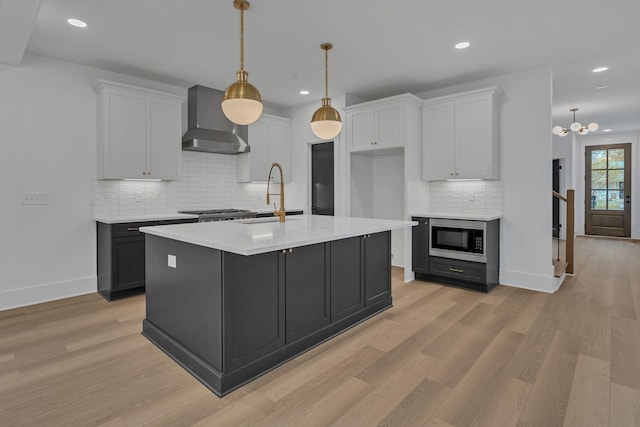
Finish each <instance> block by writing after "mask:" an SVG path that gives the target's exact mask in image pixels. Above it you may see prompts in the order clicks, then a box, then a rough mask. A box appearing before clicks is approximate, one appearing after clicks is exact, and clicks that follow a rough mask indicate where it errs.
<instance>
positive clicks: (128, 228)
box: [127, 227, 140, 231]
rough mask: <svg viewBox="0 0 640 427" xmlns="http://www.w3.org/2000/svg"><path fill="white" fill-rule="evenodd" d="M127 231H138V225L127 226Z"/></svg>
mask: <svg viewBox="0 0 640 427" xmlns="http://www.w3.org/2000/svg"><path fill="white" fill-rule="evenodd" d="M127 231H140V227H134V228H131V227H127Z"/></svg>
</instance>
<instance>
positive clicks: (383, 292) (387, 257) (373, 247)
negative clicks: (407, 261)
mask: <svg viewBox="0 0 640 427" xmlns="http://www.w3.org/2000/svg"><path fill="white" fill-rule="evenodd" d="M390 240H391V232H390V231H386V232H383V233H376V234H370V235H369V237H367V238H365V239H364V289H365V298H366V304H365V305H366V306H369V305H372V304H375V303H376V302H378V301H381V300H383V299H385V298H388V297H390V296H391V253H390Z"/></svg>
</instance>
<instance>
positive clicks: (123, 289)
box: [97, 219, 197, 301]
mask: <svg viewBox="0 0 640 427" xmlns="http://www.w3.org/2000/svg"><path fill="white" fill-rule="evenodd" d="M184 222H197V219H186V220H185V219H179V220H163V221H145V222H128V223H120V224H105V223H102V222H98V223H97V255H98V259H97V266H98V272H97V273H98V293H99V294H100V295H102V297H104V298H105V299H106V300H107V301H111V300H113V299H117V298H122V297H126V296H130V295H133V294H138V293H141V292H143V291H144V286H145V244H144V241H145V235H144V233H142V232H141V231H140V227H150V226H154V225H168V224H180V223H184Z"/></svg>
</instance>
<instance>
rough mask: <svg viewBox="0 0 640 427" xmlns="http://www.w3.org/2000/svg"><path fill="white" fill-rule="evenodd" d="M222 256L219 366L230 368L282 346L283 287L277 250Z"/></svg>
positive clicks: (225, 368) (226, 253)
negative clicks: (221, 363)
mask: <svg viewBox="0 0 640 427" xmlns="http://www.w3.org/2000/svg"><path fill="white" fill-rule="evenodd" d="M223 257H224V258H223V259H224V270H223V271H224V273H223V274H224V285H223V295H224V304H223V307H224V310H225V312H224V319H225V320H224V330H225V333H224V337H225V343H224V353H225V359H224V360H225V361H224V367H223V369H224V370H225V371H230V370H233V369H234V368H235V367H238V366H242V365H244V364H246V363H249V362H250V361H252V360H256V359H258V358H260V357H262V356H264V355H265V354H268V353H270V352H272V351H273V350H275V349H277V348H279V347H281V346H282V345H284V290H283V287H282V284H283V281H282V280H281V277H280V260H279V253H278V252H268V253H265V254H259V255H252V256H242V255H236V254H232V253H229V252H225V253H224V254H223Z"/></svg>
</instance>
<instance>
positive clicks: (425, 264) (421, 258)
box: [411, 217, 429, 275]
mask: <svg viewBox="0 0 640 427" xmlns="http://www.w3.org/2000/svg"><path fill="white" fill-rule="evenodd" d="M411 220H412V221H417V222H418V225H416V226H415V227H413V228H412V229H411V260H412V265H413V271H414V272H415V273H418V274H419V275H420V274H429V218H424V217H412V218H411Z"/></svg>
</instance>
